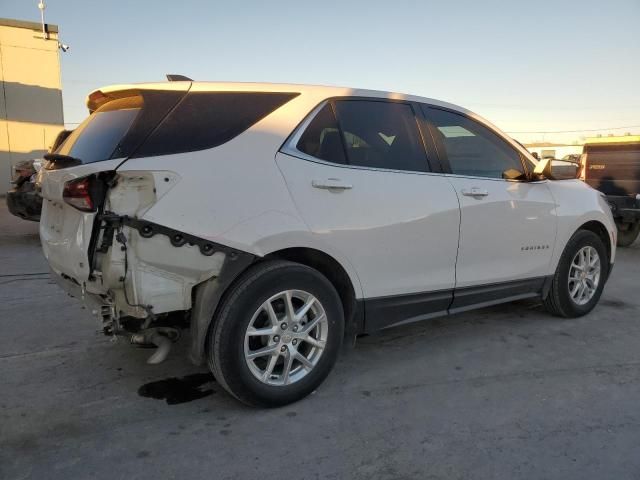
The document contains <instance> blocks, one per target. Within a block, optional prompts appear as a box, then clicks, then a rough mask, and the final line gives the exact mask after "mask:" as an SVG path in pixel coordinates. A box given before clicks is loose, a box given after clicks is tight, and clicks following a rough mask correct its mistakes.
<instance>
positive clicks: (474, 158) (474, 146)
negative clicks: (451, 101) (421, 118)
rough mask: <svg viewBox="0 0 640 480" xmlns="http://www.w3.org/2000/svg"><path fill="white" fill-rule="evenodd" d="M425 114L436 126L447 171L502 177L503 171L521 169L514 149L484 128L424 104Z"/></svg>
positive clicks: (458, 173) (459, 116)
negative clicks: (449, 169)
mask: <svg viewBox="0 0 640 480" xmlns="http://www.w3.org/2000/svg"><path fill="white" fill-rule="evenodd" d="M425 114H427V116H428V118H429V120H430V121H431V123H433V125H434V126H435V127H436V128H435V131H436V135H438V137H439V138H438V139H437V140H439V141H440V143H441V144H442V145H443V146H444V149H445V151H446V156H447V160H448V161H449V167H450V168H451V173H453V174H457V175H469V176H475V177H487V178H503V175H502V174H503V172H505V171H507V170H510V169H514V170H518V171H520V172H522V171H523V166H522V160H521V159H520V154H519V153H518V151H517V150H516V149H514V148H513V147H511V146H510V145H509V144H507V143H506V142H505V141H504V140H502V139H501V138H500V137H499V136H498V135H496V134H495V133H494V132H492V131H491V130H489V129H488V128H487V127H485V126H483V125H481V124H480V123H478V122H476V121H474V120H471V119H470V118H467V117H465V116H463V115H458V114H456V113H452V112H448V111H446V110H439V109H436V108H426V107H425Z"/></svg>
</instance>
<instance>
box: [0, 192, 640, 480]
mask: <svg viewBox="0 0 640 480" xmlns="http://www.w3.org/2000/svg"><path fill="white" fill-rule="evenodd" d="M0 202H1V200H0ZM2 203H4V202H2ZM639 287H640V245H639V244H638V243H636V245H635V247H632V248H629V249H623V250H619V257H618V261H617V265H616V267H615V270H614V272H613V275H612V278H611V280H610V282H609V283H608V285H607V288H606V290H605V293H604V297H603V299H602V301H601V302H600V305H599V306H598V307H597V308H596V309H595V311H594V312H592V313H591V314H590V315H588V316H586V317H584V318H578V319H573V320H563V319H558V318H554V317H551V316H549V315H547V314H546V313H544V311H543V310H542V309H541V308H540V306H539V305H537V304H536V303H535V302H520V303H517V304H509V305H504V306H500V307H495V308H489V309H485V310H482V311H478V312H472V313H467V314H463V315H456V316H454V317H450V318H447V319H441V320H435V321H431V322H427V323H422V324H416V325H413V326H407V327H401V328H397V329H393V330H389V331H387V332H385V333H383V334H379V335H376V336H371V337H366V338H363V339H361V340H360V341H359V343H358V346H357V348H356V349H355V350H353V351H351V352H349V353H347V354H346V355H344V356H343V357H342V358H341V360H340V361H339V363H338V365H337V366H336V368H335V370H334V372H333V373H332V374H331V375H330V377H329V378H328V379H327V381H326V382H325V383H324V385H322V387H321V388H320V389H319V390H318V391H317V392H316V393H315V394H314V395H312V396H310V397H309V398H307V399H306V400H303V401H301V402H299V403H296V404H294V405H291V406H289V407H286V408H281V409H276V410H255V409H250V408H247V407H244V406H243V405H241V404H239V403H238V402H237V401H235V400H234V399H232V398H231V397H230V396H229V395H227V394H226V393H225V392H224V391H223V389H222V388H221V387H219V386H218V385H216V384H215V383H213V382H211V381H210V377H209V376H208V375H206V370H203V369H198V368H194V367H193V366H191V365H190V364H189V363H188V362H187V361H186V359H185V357H184V356H183V355H182V353H183V352H181V351H178V352H176V353H177V354H176V355H173V356H171V357H170V359H169V360H168V361H167V362H166V363H164V364H161V365H158V366H147V365H146V364H145V360H146V358H147V356H148V355H149V353H150V350H145V349H136V348H133V347H130V346H129V345H126V343H125V342H118V343H115V344H113V343H110V342H109V340H108V339H107V338H105V337H103V336H102V335H99V334H98V333H97V328H98V325H97V323H96V321H95V320H94V319H93V318H92V317H91V316H90V315H89V313H88V312H87V311H86V310H83V309H82V307H81V306H80V304H79V303H78V302H77V301H75V300H73V299H71V298H68V297H66V296H65V295H64V294H63V293H62V291H61V290H59V289H58V287H57V286H56V285H54V284H53V282H52V280H51V279H50V278H49V276H48V274H47V268H46V264H45V261H44V259H43V257H42V254H41V251H40V247H39V242H38V236H37V225H36V224H33V223H28V222H25V221H21V220H19V219H17V218H14V217H11V216H10V215H9V214H8V213H7V211H6V208H5V207H4V205H3V206H2V207H0V326H1V327H2V333H1V334H0V478H2V479H12V480H13V479H22V478H34V479H58V478H59V479H65V480H67V479H92V478H97V479H103V478H104V479H107V478H108V479H121V478H122V479H138V478H162V479H172V478H175V479H187V478H189V479H191V478H210V479H252V478H260V479H265V480H266V479H278V480H282V479H285V478H296V479H303V478H304V479H320V478H328V479H371V478H375V479H399V478H407V479H408V478H411V479H446V480H454V479H468V478H474V479H477V478H484V479H510V480H512V479H543V478H544V479H552V478H556V479H563V480H568V479H580V480H584V479H598V480H602V479H616V480H621V479H638V478H640V289H639ZM198 373H204V375H196V374H198ZM173 377H178V378H182V377H186V379H185V380H183V381H182V382H181V381H179V380H173V381H170V382H164V383H155V384H149V382H156V381H162V380H166V379H169V378H173ZM189 382H191V384H192V385H191V387H192V388H191V390H189V388H188V387H189V385H188V383H189ZM143 385H146V386H145V387H143ZM141 387H143V388H141ZM140 392H141V393H144V394H146V395H151V396H156V397H161V396H163V395H165V394H167V392H168V393H173V394H174V395H175V394H182V395H183V397H185V398H173V397H171V398H170V400H171V402H170V403H171V404H169V403H167V401H166V400H163V399H155V398H150V397H148V396H147V397H143V396H141V395H140ZM194 397H201V398H197V399H193V398H194ZM190 398H191V399H193V400H191V401H184V400H188V399H190ZM179 401H182V403H176V402H179Z"/></svg>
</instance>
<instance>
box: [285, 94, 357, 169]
mask: <svg viewBox="0 0 640 480" xmlns="http://www.w3.org/2000/svg"><path fill="white" fill-rule="evenodd" d="M296 148H297V149H298V150H300V151H301V152H303V153H306V154H307V155H311V156H312V157H316V158H319V159H321V160H326V161H327V162H333V163H346V160H345V156H344V147H343V145H342V140H341V138H340V130H338V122H336V117H335V115H334V113H333V108H332V107H331V105H330V104H328V103H327V104H326V105H325V106H324V107H323V108H322V110H320V111H319V112H318V113H317V114H316V116H315V117H313V120H311V123H309V125H308V126H307V129H306V130H305V131H304V133H303V134H302V136H301V137H300V140H298V144H297V145H296Z"/></svg>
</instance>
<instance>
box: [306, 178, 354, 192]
mask: <svg viewBox="0 0 640 480" xmlns="http://www.w3.org/2000/svg"><path fill="white" fill-rule="evenodd" d="M311 186H312V187H314V188H319V189H321V190H351V189H352V188H353V185H351V184H350V183H346V182H343V181H342V180H340V179H339V178H326V179H324V180H312V181H311Z"/></svg>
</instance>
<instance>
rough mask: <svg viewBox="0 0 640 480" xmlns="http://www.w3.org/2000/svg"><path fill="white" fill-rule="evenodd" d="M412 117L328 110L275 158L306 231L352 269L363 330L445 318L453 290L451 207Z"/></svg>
mask: <svg viewBox="0 0 640 480" xmlns="http://www.w3.org/2000/svg"><path fill="white" fill-rule="evenodd" d="M414 114H415V107H414V105H412V104H410V103H406V102H399V101H379V100H378V99H341V100H336V101H329V102H326V103H324V104H322V105H320V106H319V107H318V108H317V109H316V111H314V112H313V113H312V114H311V115H310V117H309V118H308V119H307V120H306V121H305V122H304V123H303V124H302V126H301V127H300V128H299V129H298V131H297V132H296V133H294V135H293V136H292V137H291V139H290V140H289V141H288V142H287V144H286V145H285V147H284V148H283V149H282V152H281V153H279V154H278V156H277V163H278V166H279V167H280V169H281V171H282V173H283V175H284V177H285V180H286V182H287V186H288V187H289V190H290V192H291V195H292V197H293V200H294V202H295V204H296V206H297V208H298V209H299V211H300V213H301V215H302V216H303V218H304V220H305V221H306V223H307V224H308V225H309V227H310V229H311V230H312V231H313V232H314V233H315V234H316V235H317V236H318V238H319V239H320V240H321V241H322V242H324V243H326V244H327V245H328V247H329V248H328V249H329V251H331V250H335V251H338V252H340V254H341V255H343V256H345V257H346V258H348V259H349V261H350V262H351V263H352V265H353V266H354V267H355V270H356V272H357V274H358V277H359V279H360V282H361V284H362V288H363V292H364V296H365V299H366V301H365V309H366V323H367V329H369V330H374V329H378V328H381V327H384V326H387V325H390V324H394V323H397V322H400V321H404V320H407V319H419V318H425V316H427V315H428V314H429V313H433V312H443V311H446V309H447V307H448V306H449V303H450V301H451V289H452V288H453V286H454V283H455V261H456V253H457V243H458V227H459V220H460V213H459V206H458V200H457V197H456V194H455V191H454V190H453V188H452V186H451V184H450V183H449V182H448V181H447V180H446V178H445V177H444V176H443V175H441V174H440V173H437V172H433V171H432V169H431V167H430V164H429V162H428V160H427V157H426V155H425V146H424V144H423V138H422V136H421V133H420V130H419V128H418V125H417V121H416V118H415V115H414ZM338 125H339V126H338Z"/></svg>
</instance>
